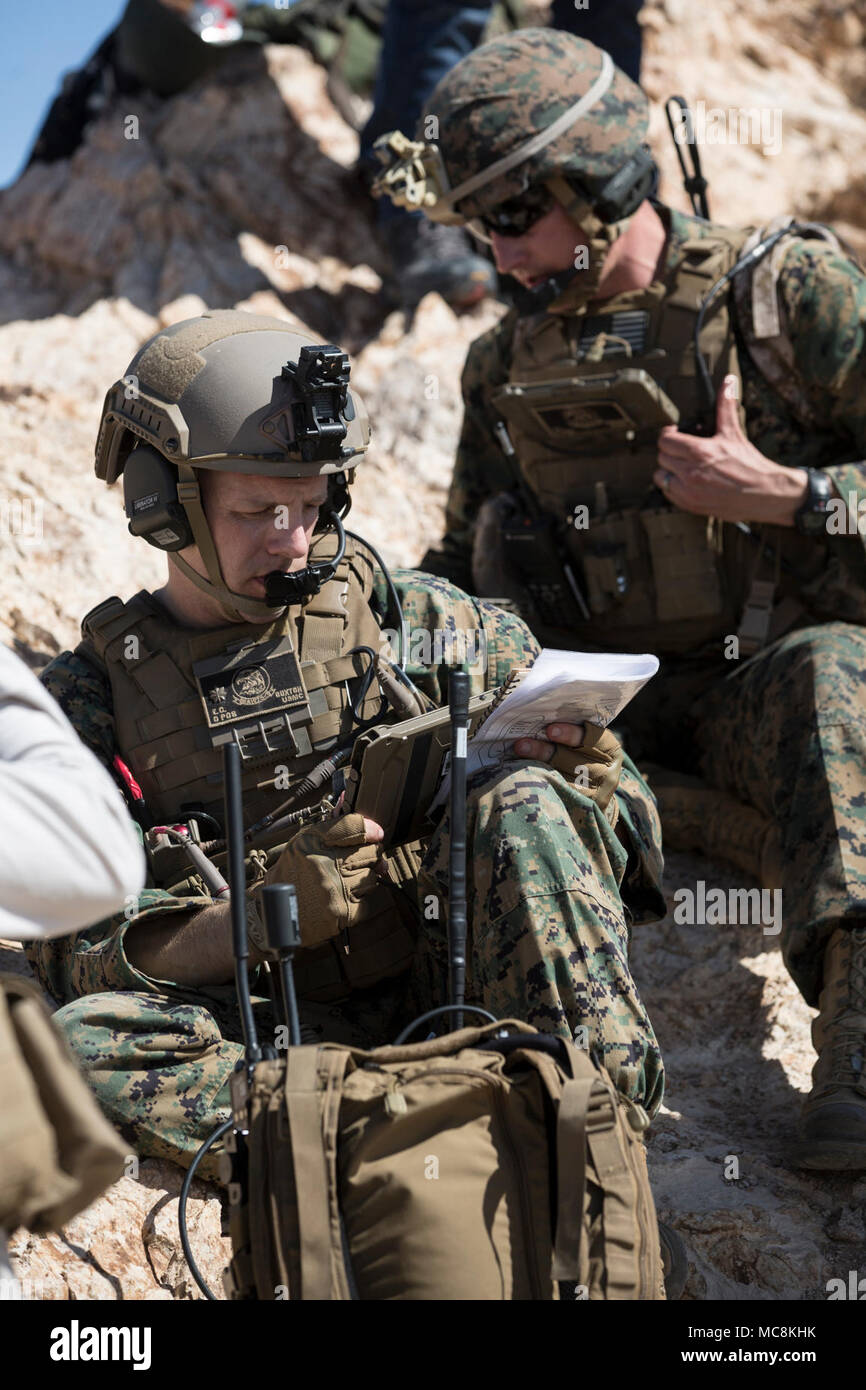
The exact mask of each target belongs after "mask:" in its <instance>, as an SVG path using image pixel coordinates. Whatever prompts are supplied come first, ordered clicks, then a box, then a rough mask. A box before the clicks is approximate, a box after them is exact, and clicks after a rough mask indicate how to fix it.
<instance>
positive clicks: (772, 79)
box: [0, 0, 866, 1300]
mask: <svg viewBox="0 0 866 1390" xmlns="http://www.w3.org/2000/svg"><path fill="white" fill-rule="evenodd" d="M643 22H644V25H645V33H646V57H645V65H644V83H645V86H646V88H647V91H648V92H649V94H650V96H651V98H652V100H653V124H652V128H651V135H652V138H653V140H654V144H655V148H656V149H657V151H658V152H659V154H660V160H661V165H662V169H663V183H662V189H661V196H662V197H663V198H665V199H666V200H667V201H669V202H670V203H672V204H674V205H676V206H679V207H684V208H685V207H687V203H686V201H685V199H684V195H683V194H682V192H681V189H680V183H679V176H678V171H677V168H676V159H675V154H674V150H673V146H672V144H671V142H670V139H669V136H668V134H667V131H666V129H665V120H664V113H663V100H664V98H665V97H666V96H667V95H668V94H670V93H672V92H682V93H683V94H684V95H685V96H686V97H687V98H688V99H689V100H690V101H691V102H692V103H693V105H694V106H695V108H696V109H697V107H698V104H699V103H703V108H702V109H703V111H704V118H705V121H706V128H707V131H708V136H707V143H706V145H705V147H704V150H703V159H704V167H705V172H706V173H707V175H708V177H709V178H710V181H711V193H710V198H711V210H712V212H713V213H714V215H716V216H718V217H719V219H720V220H725V221H728V222H730V223H733V224H736V223H746V222H760V221H761V220H762V219H768V218H769V217H770V216H772V215H773V214H775V213H776V212H778V211H780V210H788V211H791V212H796V213H798V214H800V215H801V216H805V217H822V218H827V219H829V220H833V221H834V222H835V223H836V225H837V227H839V229H840V230H841V231H842V233H843V234H844V235H845V236H847V237H848V239H849V240H850V241H851V243H852V244H853V245H854V246H855V247H857V248H858V249H859V250H860V251H861V252H862V251H864V250H866V181H864V174H863V167H862V160H861V158H860V153H861V151H862V149H863V147H864V144H866V115H864V97H866V60H864V36H866V13H864V10H863V6H862V4H858V5H855V6H853V7H850V6H846V5H844V4H842V3H835V0H818V3H811V4H806V3H805V0H770V3H767V0H763V3H762V2H761V0H745V3H742V4H740V5H739V6H738V7H737V12H736V15H735V16H733V15H732V14H731V12H730V11H729V10H727V9H720V8H718V7H703V6H696V5H690V4H688V3H686V0H663V3H651V4H649V5H648V6H647V7H646V8H645V10H644V12H643ZM125 103H126V104H124V103H123V102H121V103H119V104H117V105H116V106H114V107H110V108H109V109H108V110H106V112H105V113H104V114H103V116H102V117H101V119H100V121H99V122H98V123H97V124H96V125H94V126H93V127H92V128H91V130H90V133H89V135H88V138H87V140H86V143H85V144H84V146H83V147H82V148H81V149H80V150H79V151H78V152H77V153H76V154H75V155H74V156H73V158H72V159H71V160H69V161H67V162H64V163H59V164H55V165H51V166H45V165H43V166H35V167H34V168H32V169H31V170H29V171H28V172H27V173H26V174H25V175H24V176H23V177H22V178H21V179H19V181H18V182H17V183H16V184H15V185H14V186H13V187H11V188H9V189H8V190H5V191H3V192H2V193H0V429H2V435H0V437H2V440H3V447H2V449H0V544H2V549H0V555H2V583H3V592H4V593H5V595H6V608H5V610H4V611H3V612H2V613H0V638H2V639H3V640H5V641H7V642H9V643H11V644H14V645H15V647H16V649H17V650H19V651H20V652H21V653H22V654H23V655H24V656H25V658H26V659H27V660H28V661H29V662H30V664H31V665H33V666H34V667H37V668H38V667H39V666H41V665H42V664H44V662H45V661H46V660H48V659H49V658H50V656H51V655H53V654H54V653H56V652H57V651H60V650H62V649H63V648H64V647H67V646H69V645H71V644H73V643H74V642H75V640H76V634H77V626H78V621H79V619H80V616H81V614H82V613H83V612H84V611H85V610H86V609H87V608H89V607H91V606H92V605H93V604H94V603H96V602H97V601H99V600H100V599H102V598H103V597H105V596H106V595H107V594H109V593H113V592H115V593H119V594H121V595H122V596H127V595H129V594H131V593H133V592H134V591H135V590H136V589H137V588H139V587H141V586H142V585H151V584H153V583H155V582H159V580H160V578H161V575H162V569H163V565H164V561H163V560H162V559H161V558H160V557H159V556H158V555H157V553H156V552H155V551H152V550H149V549H148V548H147V547H145V546H140V545H133V544H132V543H131V542H130V540H129V538H128V536H127V534H126V528H125V524H124V519H123V513H122V502H121V499H120V497H119V496H118V495H117V492H116V490H115V491H114V492H111V491H109V490H107V489H105V488H104V487H103V486H102V485H101V484H99V483H97V481H96V480H95V478H94V476H93V473H92V450H93V443H94V439H95V433H96V424H97V421H98V417H99V410H100V406H101V402H102V398H103V395H104V392H105V390H106V389H107V387H108V386H109V385H110V384H111V382H113V381H114V380H115V379H116V378H117V377H119V376H120V375H121V374H122V372H123V371H124V369H125V367H126V364H127V362H128V360H129V358H130V357H131V356H132V354H133V352H134V351H135V350H136V348H137V347H138V345H139V344H140V343H141V342H142V341H143V340H144V339H145V338H147V337H148V336H149V335H150V334H151V333H152V332H154V331H155V329H156V328H157V327H158V326H159V325H160V324H165V323H169V322H173V321H176V320H177V319H180V318H185V317H189V316H190V315H192V314H195V313H198V312H201V311H202V310H203V309H204V308H205V307H210V308H221V307H230V306H234V307H240V308H250V309H255V310H258V311H261V312H267V313H273V314H277V315H279V316H281V317H284V318H286V319H287V320H293V321H296V322H298V323H299V324H303V325H305V326H306V327H307V328H308V329H309V330H310V331H312V332H314V333H315V334H316V335H317V336H319V337H320V338H321V339H326V340H332V341H335V342H338V343H340V344H341V345H342V346H344V347H346V348H347V349H348V350H349V351H350V352H351V353H352V354H353V361H354V367H353V383H354V384H356V385H357V386H358V388H359V389H360V391H361V393H362V394H363V396H364V399H365V401H366V404H367V406H368V408H369V410H370V414H371V417H372V419H373V421H374V427H375V428H374V442H373V448H372V450H371V453H370V455H369V464H368V465H365V467H364V469H362V470H361V472H360V473H359V476H358V482H357V486H356V490H355V508H354V511H353V514H352V521H353V523H354V525H355V526H356V528H357V529H360V530H361V531H362V532H363V533H365V534H367V535H368V536H369V537H370V539H371V540H372V541H373V542H374V544H376V545H378V546H379V547H380V548H381V549H382V551H383V553H384V554H385V556H386V558H387V559H388V560H389V561H390V562H391V563H392V564H412V563H416V562H417V560H418V559H419V558H420V556H421V554H422V553H423V551H424V550H425V548H426V546H427V544H428V543H429V542H430V541H431V539H434V538H436V537H437V536H438V534H439V532H440V527H441V517H442V506H443V500H444V492H445V487H446V484H447V480H448V476H449V470H450V464H451V460H452V458H453V452H454V446H455V442H456V438H457V433H458V430H459V423H460V412H461V408H460V397H459V377H460V368H461V365H462V360H463V356H464V354H465V350H466V347H467V345H468V343H469V342H470V341H471V340H472V338H474V337H475V336H477V334H478V333H480V332H482V331H483V330H484V329H485V328H486V327H487V326H488V325H490V324H491V323H493V322H494V321H495V319H496V317H497V316H498V314H499V313H500V312H501V308H500V307H499V306H498V305H496V304H492V303H486V304H484V305H482V306H480V307H479V308H478V309H476V310H475V311H473V312H472V313H469V314H466V315H463V316H460V317H458V316H455V315H454V314H453V313H452V312H451V311H450V310H449V309H448V308H447V307H446V306H445V305H444V304H443V303H442V301H441V300H439V299H438V298H436V297H433V296H431V297H429V298H428V299H427V300H425V301H424V302H423V303H422V304H421V305H420V307H419V309H418V312H417V313H416V315H415V316H414V319H413V320H412V322H411V323H408V322H407V321H406V319H405V316H404V315H403V314H402V313H399V312H389V310H388V306H387V304H385V303H384V302H383V298H382V295H381V293H380V289H381V272H382V264H381V261H380V259H379V252H378V251H377V248H376V243H375V239H374V235H373V218H372V215H371V212H370V209H369V207H368V205H367V203H366V201H365V199H364V197H363V195H362V194H361V192H360V190H359V188H358V185H357V183H356V182H355V179H354V177H353V172H352V170H353V162H354V159H355V155H356V151H357V137H356V135H355V133H354V131H353V130H352V129H351V128H350V127H349V126H348V125H346V124H345V122H344V121H343V120H342V118H341V117H340V116H339V115H338V114H337V112H336V110H335V109H334V107H333V106H332V104H331V102H330V100H329V98H328V95H327V89H326V80H325V74H324V73H323V72H322V71H321V70H320V69H319V68H317V67H316V66H315V65H314V64H313V62H312V61H311V59H310V58H309V57H308V56H307V55H306V54H305V53H304V52H302V51H301V50H299V49H295V48H270V49H267V50H265V51H264V53H263V54H260V55H254V57H253V58H251V59H243V60H240V61H238V62H237V63H235V64H233V65H231V66H230V67H228V68H226V69H225V70H224V71H223V73H222V74H221V75H220V77H219V78H218V79H217V80H213V81H211V82H209V83H207V84H205V85H203V86H200V87H198V88H195V89H192V90H190V91H189V92H187V93H184V94H183V95H181V96H179V97H176V98H174V99H172V100H171V101H167V102H160V101H158V100H156V99H155V98H153V99H151V98H145V99H141V98H135V99H130V98H126V99H125ZM720 108H721V109H724V110H728V109H730V108H737V109H740V108H742V109H748V108H756V109H758V110H759V111H764V112H765V113H768V114H767V115H766V117H765V119H766V126H765V128H764V134H765V137H766V138H765V139H764V143H763V145H761V144H760V143H758V144H755V143H740V142H735V143H727V144H718V143H713V142H712V140H711V138H710V136H709V132H710V131H711V130H712V129H713V118H712V112H713V111H714V110H718V109H720ZM776 111H778V112H779V113H780V114H779V118H778V122H776V118H775V117H774V116H773V113H774V112H776ZM131 117H134V118H135V119H134V120H133V121H131V120H130V118H131ZM130 136H131V137H132V138H129V137H130ZM698 878H703V879H705V880H706V881H707V883H708V884H712V885H714V886H716V885H717V886H721V887H724V888H727V887H729V886H733V884H734V880H733V879H732V878H730V877H729V875H728V874H727V872H726V871H725V870H724V869H723V868H721V867H719V866H714V865H710V864H705V863H702V862H699V861H697V860H694V859H691V858H686V857H684V856H678V855H676V856H671V857H670V859H669V862H668V868H667V885H668V890H669V893H670V894H671V895H672V894H673V892H674V890H675V889H676V888H677V886H679V885H682V884H686V885H694V883H695V881H696V880H697V879H698ZM736 886H743V884H742V879H741V878H740V879H738V880H737V883H736ZM634 952H635V969H636V974H637V978H638V981H639V984H640V987H641V989H642V991H643V992H644V995H645V998H646V1001H647V1004H648V1007H649V1010H650V1013H651V1015H652V1017H653V1020H654V1022H655V1025H656V1029H657V1032H658V1035H659V1038H660V1040H661V1043H662V1047H663V1050H664V1053H665V1057H666V1062H667V1067H668V1075H669V1088H668V1093H667V1097H666V1101H667V1103H666V1106H665V1108H664V1110H663V1112H662V1114H661V1116H660V1118H659V1120H658V1121H657V1123H656V1124H655V1126H654V1134H653V1138H652V1141H651V1145H650V1164H651V1172H652V1177H653V1181H654V1185H655V1189H656V1193H657V1198H658V1203H659V1208H660V1212H661V1214H662V1215H663V1216H664V1217H665V1218H666V1219H669V1220H671V1221H672V1222H673V1224H675V1225H676V1226H677V1227H678V1229H679V1230H680V1231H681V1233H682V1235H683V1237H684V1239H685V1241H686V1243H687V1245H688V1247H689V1254H690V1276H689V1282H688V1286H687V1290H686V1297H690V1298H710V1299H715V1298H722V1299H768V1300H773V1299H799V1300H812V1299H821V1298H824V1297H826V1284H827V1281H828V1280H829V1279H830V1278H836V1277H842V1278H847V1274H848V1271H849V1270H852V1269H854V1270H858V1269H859V1271H860V1272H861V1273H866V1226H864V1210H866V1202H864V1198H866V1177H863V1178H856V1177H855V1178H845V1177H818V1176H810V1175H807V1174H805V1173H800V1172H797V1171H796V1170H795V1169H793V1168H792V1167H791V1166H789V1163H788V1161H787V1158H786V1154H787V1146H788V1144H789V1141H790V1136H791V1131H792V1127H793V1122H794V1117H795V1112H796V1107H797V1104H798V1097H799V1095H800V1094H801V1093H803V1092H805V1091H806V1090H808V1086H809V1071H810V1068H811V1065H812V1060H813V1056H814V1054H813V1052H812V1049H811V1045H810V1041H809V1021H810V1018H811V1010H809V1009H808V1008H806V1006H805V1005H804V1004H803V1002H802V1000H801V999H800V997H799V995H798V993H797V991H796V989H795V987H794V985H793V984H792V983H791V982H790V980H789V979H788V976H787V974H786V972H785V970H784V967H783V965H782V962H781V957H780V954H779V950H778V944H777V938H775V937H773V936H767V935H764V934H763V932H762V930H761V928H760V926H755V927H689V926H683V925H678V924H677V923H675V922H674V920H673V917H672V915H669V916H668V917H667V918H666V919H665V920H664V921H663V922H661V923H658V924H656V925H654V926H650V927H642V928H639V929H638V930H637V931H636V933H635V941H634ZM2 955H3V961H2V966H3V968H10V966H11V967H12V968H26V967H24V965H23V960H22V957H21V954H20V952H17V951H15V950H12V949H10V950H8V951H4V952H3V953H2ZM179 1186H180V1175H179V1173H178V1171H177V1170H175V1169H174V1168H173V1167H172V1166H171V1165H169V1164H166V1163H161V1162H153V1161H146V1162H142V1163H141V1165H140V1168H139V1172H138V1176H137V1177H133V1176H128V1177H124V1178H123V1179H122V1180H121V1181H120V1182H119V1183H118V1184H117V1185H116V1186H115V1187H114V1188H112V1189H111V1190H110V1192H109V1193H107V1194H106V1195H105V1196H104V1197H102V1198H101V1199H100V1200H99V1201H98V1202H96V1203H95V1204H94V1205H93V1206H92V1207H91V1208H90V1209H89V1210H88V1211H87V1212H85V1213H83V1214H82V1215H81V1216H79V1217H78V1218H76V1220H74V1221H73V1222H71V1223H70V1224H69V1226H68V1227H67V1228H66V1230H65V1232H64V1233H63V1235H62V1236H49V1237H44V1238H35V1237H31V1236H28V1235H27V1233H25V1232H19V1233H18V1235H17V1236H16V1238H15V1239H14V1241H13V1245H12V1248H13V1252H14V1254H15V1256H16V1260H17V1267H18V1269H19V1271H20V1274H21V1276H22V1278H23V1279H24V1280H25V1281H29V1287H30V1292H31V1293H32V1296H35V1297H47V1298H58V1299H66V1298H72V1299H92V1298H99V1299H102V1298H109V1299H110V1298H156V1299H170V1298H179V1299H186V1298H194V1297H198V1296H200V1295H199V1293H198V1290H197V1289H196V1288H195V1286H194V1283H193V1281H192V1279H191V1277H190V1275H189V1271H188V1270H187V1267H186V1263H185V1261H184V1259H183V1256H182V1253H181V1250H180V1244H179V1239H178V1236H177V1227H176V1208H177V1194H178V1191H179ZM191 1238H192V1241H193V1246H194V1248H195V1250H196V1251H197V1252H198V1258H199V1262H200V1264H201V1267H202V1269H203V1272H204V1273H205V1275H206V1277H207V1278H208V1281H209V1282H210V1284H211V1286H212V1287H214V1288H215V1289H219V1287H220V1281H219V1272H220V1269H221V1267H222V1265H223V1263H224V1261H225V1251H226V1245H227V1242H226V1239H225V1237H223V1236H222V1235H221V1223H220V1197H219V1192H218V1190H217V1189H216V1188H213V1187H209V1186H207V1185H205V1184H197V1185H196V1187H195V1188H194V1197H193V1201H192V1204H191ZM27 1292H28V1283H27V1282H25V1293H27Z"/></svg>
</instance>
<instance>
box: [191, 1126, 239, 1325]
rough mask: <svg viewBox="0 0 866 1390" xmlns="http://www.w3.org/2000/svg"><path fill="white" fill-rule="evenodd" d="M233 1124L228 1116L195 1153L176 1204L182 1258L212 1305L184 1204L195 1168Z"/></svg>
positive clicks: (212, 1294)
mask: <svg viewBox="0 0 866 1390" xmlns="http://www.w3.org/2000/svg"><path fill="white" fill-rule="evenodd" d="M233 1124H234V1119H233V1117H232V1116H231V1115H230V1116H229V1118H228V1119H227V1120H226V1121H224V1123H223V1124H221V1125H220V1127H219V1129H215V1130H214V1132H213V1134H212V1135H211V1137H210V1138H209V1139H206V1140H205V1141H204V1143H203V1144H202V1146H201V1148H200V1149H199V1150H198V1152H197V1153H196V1156H195V1158H194V1159H193V1161H192V1163H191V1164H190V1165H189V1168H188V1169H187V1172H186V1177H185V1178H184V1180H183V1186H182V1187H181V1189H180V1200H179V1201H178V1204H177V1224H178V1226H179V1228H180V1243H181V1246H182V1247H183V1253H184V1258H185V1259H186V1262H187V1264H188V1265H189V1269H190V1273H191V1274H192V1277H193V1279H194V1280H195V1282H196V1283H197V1284H198V1286H199V1288H200V1289H201V1291H202V1293H203V1294H204V1296H205V1298H209V1299H210V1300H211V1302H213V1303H217V1302H218V1301H219V1300H218V1299H217V1296H216V1294H215V1293H213V1292H212V1290H211V1289H210V1288H209V1287H208V1285H207V1284H206V1283H205V1280H204V1276H203V1275H202V1272H201V1270H200V1269H199V1267H198V1265H197V1264H196V1262H195V1258H194V1256H193V1253H192V1250H191V1248H190V1243H189V1231H188V1230H187V1225H186V1204H187V1200H188V1198H189V1190H190V1187H191V1186H192V1180H193V1177H194V1176H195V1170H196V1168H197V1167H198V1165H199V1163H200V1162H201V1160H202V1159H203V1158H204V1156H205V1154H206V1153H207V1151H208V1149H209V1148H210V1146H211V1144H215V1143H216V1141H217V1140H218V1139H221V1138H222V1136H223V1135H224V1134H225V1133H226V1131H227V1130H230V1129H231V1127H232V1125H233Z"/></svg>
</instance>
